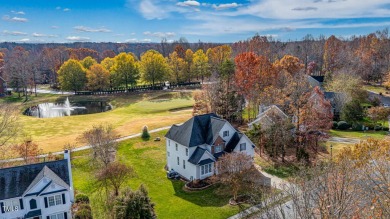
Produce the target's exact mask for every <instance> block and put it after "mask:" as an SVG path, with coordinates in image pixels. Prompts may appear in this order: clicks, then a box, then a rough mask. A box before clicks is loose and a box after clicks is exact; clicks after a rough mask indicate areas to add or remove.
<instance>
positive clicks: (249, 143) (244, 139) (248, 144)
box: [234, 135, 255, 158]
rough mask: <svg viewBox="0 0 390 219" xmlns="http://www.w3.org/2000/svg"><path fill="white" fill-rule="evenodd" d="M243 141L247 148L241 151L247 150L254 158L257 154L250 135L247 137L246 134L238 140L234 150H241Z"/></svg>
mask: <svg viewBox="0 0 390 219" xmlns="http://www.w3.org/2000/svg"><path fill="white" fill-rule="evenodd" d="M241 143H246V150H245V151H241V152H245V153H246V154H247V155H249V156H251V157H252V158H253V157H254V156H255V150H254V148H253V147H252V142H251V141H250V140H249V138H248V137H246V135H243V136H242V137H241V139H240V141H239V142H238V144H237V145H236V147H235V148H234V152H240V144H241Z"/></svg>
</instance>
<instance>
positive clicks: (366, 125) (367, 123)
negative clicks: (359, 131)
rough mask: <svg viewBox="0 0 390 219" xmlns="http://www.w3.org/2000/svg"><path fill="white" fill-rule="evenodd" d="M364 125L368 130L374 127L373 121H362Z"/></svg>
mask: <svg viewBox="0 0 390 219" xmlns="http://www.w3.org/2000/svg"><path fill="white" fill-rule="evenodd" d="M364 126H365V127H367V128H368V130H374V128H375V123H372V122H366V123H364Z"/></svg>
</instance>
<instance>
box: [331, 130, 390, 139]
mask: <svg viewBox="0 0 390 219" xmlns="http://www.w3.org/2000/svg"><path fill="white" fill-rule="evenodd" d="M387 133H388V132H386V131H373V130H370V131H366V132H363V131H352V130H343V131H342V130H334V129H332V130H330V136H332V137H341V138H359V139H367V138H375V139H383V138H384V137H385V136H386V135H387Z"/></svg>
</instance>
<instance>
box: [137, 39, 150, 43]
mask: <svg viewBox="0 0 390 219" xmlns="http://www.w3.org/2000/svg"><path fill="white" fill-rule="evenodd" d="M139 42H140V43H151V42H152V40H151V39H142V40H140V41H139Z"/></svg>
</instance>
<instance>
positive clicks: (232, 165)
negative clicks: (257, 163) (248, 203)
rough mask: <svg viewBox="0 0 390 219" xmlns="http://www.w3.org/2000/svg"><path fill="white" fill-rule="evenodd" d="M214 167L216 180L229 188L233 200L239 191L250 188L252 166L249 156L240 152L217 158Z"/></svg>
mask: <svg viewBox="0 0 390 219" xmlns="http://www.w3.org/2000/svg"><path fill="white" fill-rule="evenodd" d="M216 166H217V171H218V175H217V179H218V180H219V181H220V182H221V183H222V184H225V185H227V186H229V187H230V188H231V193H232V195H233V199H234V200H237V197H238V193H239V192H240V191H242V190H245V189H246V188H249V187H250V186H251V185H250V184H252V182H253V180H252V176H253V175H252V173H253V170H254V166H253V161H252V158H251V157H250V156H249V155H247V154H245V153H242V152H233V153H229V154H225V155H223V156H222V157H221V158H219V160H218V162H217V164H216Z"/></svg>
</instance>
